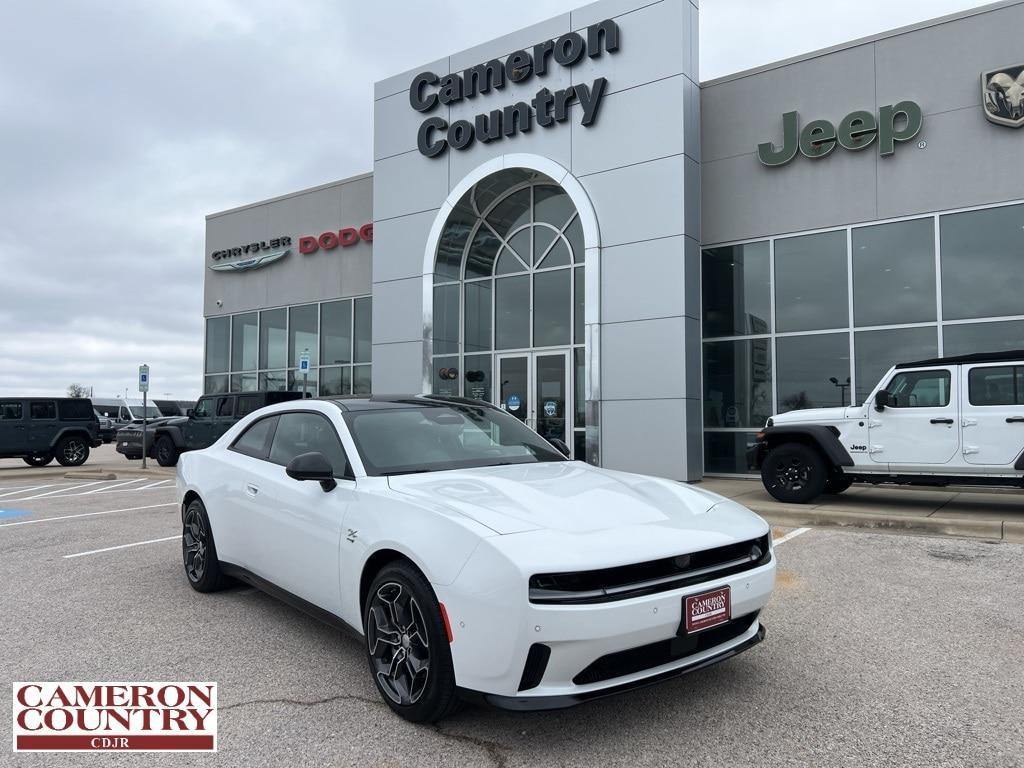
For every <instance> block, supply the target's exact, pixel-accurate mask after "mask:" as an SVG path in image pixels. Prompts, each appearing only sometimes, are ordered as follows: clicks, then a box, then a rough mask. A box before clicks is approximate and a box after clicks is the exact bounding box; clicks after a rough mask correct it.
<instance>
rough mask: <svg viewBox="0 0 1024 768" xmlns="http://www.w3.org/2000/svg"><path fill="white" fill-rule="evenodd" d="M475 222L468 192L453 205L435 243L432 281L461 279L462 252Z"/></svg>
mask: <svg viewBox="0 0 1024 768" xmlns="http://www.w3.org/2000/svg"><path fill="white" fill-rule="evenodd" d="M475 222H476V214H475V213H473V209H472V208H471V207H470V205H469V192H467V193H466V194H465V195H463V196H462V199H461V200H460V201H459V202H458V204H457V205H456V206H455V209H454V210H453V211H452V213H451V215H450V216H449V217H448V221H446V222H445V225H444V229H443V230H442V231H441V239H440V241H439V242H438V244H437V260H436V263H435V265H434V282H435V283H443V282H446V281H449V280H461V279H462V253H463V251H464V250H465V248H466V241H467V240H468V239H469V233H470V231H471V230H472V229H473V224H474V223H475Z"/></svg>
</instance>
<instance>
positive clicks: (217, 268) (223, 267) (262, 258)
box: [210, 248, 289, 272]
mask: <svg viewBox="0 0 1024 768" xmlns="http://www.w3.org/2000/svg"><path fill="white" fill-rule="evenodd" d="M288 251H289V249H288V248H285V249H284V250H283V251H271V252H270V253H261V254H260V255H259V256H253V257H252V258H248V259H242V260H241V261H228V262H225V263H223V264H211V265H210V269H212V270H213V271H214V272H244V271H246V270H248V269H259V268H260V267H265V266H267V264H272V263H273V262H275V261H277V260H278V259H283V258H284V257H285V256H287V255H288Z"/></svg>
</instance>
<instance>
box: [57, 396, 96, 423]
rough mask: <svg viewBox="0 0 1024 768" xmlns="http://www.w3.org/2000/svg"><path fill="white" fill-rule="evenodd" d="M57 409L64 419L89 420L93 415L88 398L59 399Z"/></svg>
mask: <svg viewBox="0 0 1024 768" xmlns="http://www.w3.org/2000/svg"><path fill="white" fill-rule="evenodd" d="M58 410H59V411H60V417H61V419H62V420H64V421H89V420H91V419H92V418H93V417H94V414H93V410H92V403H91V402H89V401H88V400H61V401H60V403H59V404H58Z"/></svg>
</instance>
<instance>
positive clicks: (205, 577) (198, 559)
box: [181, 499, 226, 592]
mask: <svg viewBox="0 0 1024 768" xmlns="http://www.w3.org/2000/svg"><path fill="white" fill-rule="evenodd" d="M181 555H182V559H183V560H184V564H185V576H186V577H187V578H188V583H189V584H190V585H191V586H192V589H194V590H196V591H197V592H214V591H216V590H218V589H222V588H223V587H224V586H225V584H226V579H225V577H224V575H223V574H222V573H221V570H220V563H219V562H218V560H217V547H216V546H215V545H214V542H213V534H212V533H211V531H210V518H209V517H208V516H207V514H206V507H204V506H203V502H201V501H199V499H193V500H192V501H191V502H190V503H189V505H188V507H187V508H186V509H185V516H184V520H183V525H182V532H181Z"/></svg>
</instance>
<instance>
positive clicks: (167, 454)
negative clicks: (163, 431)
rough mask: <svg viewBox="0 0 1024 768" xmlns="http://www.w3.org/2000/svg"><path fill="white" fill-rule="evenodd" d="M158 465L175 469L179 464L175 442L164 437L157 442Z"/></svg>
mask: <svg viewBox="0 0 1024 768" xmlns="http://www.w3.org/2000/svg"><path fill="white" fill-rule="evenodd" d="M156 463H157V464H159V465H160V466H161V467H173V466H174V465H175V464H177V463H178V449H177V448H175V447H174V441H173V440H171V438H169V437H167V436H166V435H162V436H161V437H159V438H158V439H157V441H156Z"/></svg>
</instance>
